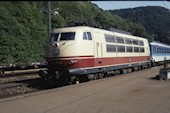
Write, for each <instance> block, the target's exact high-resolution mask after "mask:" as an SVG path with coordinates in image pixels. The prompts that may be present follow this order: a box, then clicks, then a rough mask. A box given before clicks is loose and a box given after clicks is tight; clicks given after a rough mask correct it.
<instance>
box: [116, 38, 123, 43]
mask: <svg viewBox="0 0 170 113" xmlns="http://www.w3.org/2000/svg"><path fill="white" fill-rule="evenodd" d="M116 40H117V43H122V44H124V39H123V38H122V37H116Z"/></svg>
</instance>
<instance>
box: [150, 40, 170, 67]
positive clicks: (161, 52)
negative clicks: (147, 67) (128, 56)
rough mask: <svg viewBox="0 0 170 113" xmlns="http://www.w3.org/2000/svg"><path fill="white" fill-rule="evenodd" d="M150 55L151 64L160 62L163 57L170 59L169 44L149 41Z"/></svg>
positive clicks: (154, 64)
mask: <svg viewBox="0 0 170 113" xmlns="http://www.w3.org/2000/svg"><path fill="white" fill-rule="evenodd" d="M150 56H151V62H152V66H156V65H159V64H162V63H163V61H164V59H166V60H168V61H170V45H167V44H163V43H160V42H156V41H152V42H150Z"/></svg>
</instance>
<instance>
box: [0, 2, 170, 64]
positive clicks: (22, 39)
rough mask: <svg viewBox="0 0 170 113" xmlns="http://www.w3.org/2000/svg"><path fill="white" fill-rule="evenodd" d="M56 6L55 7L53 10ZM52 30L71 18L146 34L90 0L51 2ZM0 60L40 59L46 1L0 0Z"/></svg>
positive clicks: (43, 46) (44, 38) (45, 38)
mask: <svg viewBox="0 0 170 113" xmlns="http://www.w3.org/2000/svg"><path fill="white" fill-rule="evenodd" d="M57 8H59V10H56V9H57ZM51 9H52V12H53V10H54V9H55V10H56V11H58V13H59V14H56V15H53V13H52V15H51V16H52V19H51V22H52V29H54V28H61V27H65V26H67V23H68V22H69V21H72V20H90V21H94V22H95V23H97V24H98V25H99V26H101V27H103V28H106V29H107V28H110V27H112V28H118V29H122V30H126V31H129V32H133V33H134V34H135V35H139V36H143V37H147V38H148V37H149V36H148V34H147V33H146V31H145V28H144V27H143V26H141V25H138V24H135V23H133V22H131V21H129V20H124V19H123V18H122V17H120V16H117V15H112V14H111V13H110V12H109V11H104V10H102V9H100V8H99V7H98V6H97V5H95V4H92V3H91V2H90V1H85V2H83V1H74V2H73V1H72V2H70V1H51ZM0 12H1V15H0V18H1V19H0V32H1V33H0V63H17V62H18V63H22V62H38V61H44V55H45V51H46V48H47V41H48V1H40V2H39V1H36V2H33V1H18V2H12V1H10V2H0ZM167 35H168V36H169V34H167Z"/></svg>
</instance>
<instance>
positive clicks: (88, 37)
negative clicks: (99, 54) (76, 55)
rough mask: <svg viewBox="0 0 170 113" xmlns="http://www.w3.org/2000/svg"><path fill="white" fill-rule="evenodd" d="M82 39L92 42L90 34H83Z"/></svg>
mask: <svg viewBox="0 0 170 113" xmlns="http://www.w3.org/2000/svg"><path fill="white" fill-rule="evenodd" d="M83 39H84V40H92V36H91V33H90V32H84V33H83Z"/></svg>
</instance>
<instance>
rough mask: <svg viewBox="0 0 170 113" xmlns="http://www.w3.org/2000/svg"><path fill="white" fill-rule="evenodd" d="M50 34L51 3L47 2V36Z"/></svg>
mask: <svg viewBox="0 0 170 113" xmlns="http://www.w3.org/2000/svg"><path fill="white" fill-rule="evenodd" d="M50 34H51V3H50V1H48V36H49V37H50Z"/></svg>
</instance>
